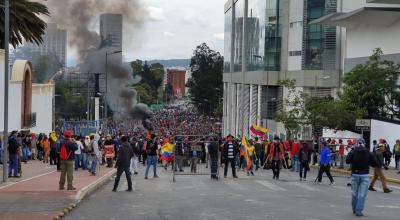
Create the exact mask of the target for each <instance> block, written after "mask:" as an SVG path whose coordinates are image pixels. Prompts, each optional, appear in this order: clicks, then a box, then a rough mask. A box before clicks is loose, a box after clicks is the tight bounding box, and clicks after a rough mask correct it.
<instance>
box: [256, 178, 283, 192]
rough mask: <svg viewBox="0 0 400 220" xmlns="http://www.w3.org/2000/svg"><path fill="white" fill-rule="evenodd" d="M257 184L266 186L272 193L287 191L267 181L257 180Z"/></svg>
mask: <svg viewBox="0 0 400 220" xmlns="http://www.w3.org/2000/svg"><path fill="white" fill-rule="evenodd" d="M256 182H257V183H259V184H261V185H263V186H265V187H267V188H268V189H270V190H272V191H287V190H286V189H284V188H282V187H279V186H277V185H275V184H272V183H270V182H268V181H266V180H257V181H256Z"/></svg>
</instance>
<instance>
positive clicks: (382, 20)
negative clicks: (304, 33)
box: [310, 7, 400, 28]
mask: <svg viewBox="0 0 400 220" xmlns="http://www.w3.org/2000/svg"><path fill="white" fill-rule="evenodd" d="M399 20H400V7H363V8H359V9H357V10H354V11H350V12H347V13H343V12H338V13H332V14H329V15H325V16H323V17H321V18H318V19H316V20H313V21H312V22H310V24H324V25H331V26H341V27H346V28H352V27H359V26H360V25H368V26H391V25H393V24H394V23H396V22H399Z"/></svg>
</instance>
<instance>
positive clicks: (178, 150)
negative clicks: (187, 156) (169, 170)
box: [174, 137, 185, 172]
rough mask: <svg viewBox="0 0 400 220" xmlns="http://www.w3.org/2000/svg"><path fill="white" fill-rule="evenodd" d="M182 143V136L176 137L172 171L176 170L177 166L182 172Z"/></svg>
mask: <svg viewBox="0 0 400 220" xmlns="http://www.w3.org/2000/svg"><path fill="white" fill-rule="evenodd" d="M184 152H185V150H184V143H183V141H182V137H178V138H177V141H176V145H175V164H174V171H175V172H177V171H178V168H179V172H183V166H182V162H183V155H184Z"/></svg>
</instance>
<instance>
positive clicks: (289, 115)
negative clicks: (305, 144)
mask: <svg viewBox="0 0 400 220" xmlns="http://www.w3.org/2000/svg"><path fill="white" fill-rule="evenodd" d="M278 84H279V85H280V86H282V87H285V88H286V89H288V95H287V97H285V99H284V100H283V109H282V111H279V112H277V113H276V114H275V120H276V121H278V122H281V123H282V124H283V125H284V126H285V129H286V132H287V134H288V137H289V138H291V137H294V136H295V135H297V133H298V132H299V130H300V128H301V126H302V125H305V124H306V119H305V115H304V108H305V106H304V105H305V103H304V99H303V98H304V96H303V93H302V92H300V91H297V90H296V87H295V84H296V81H295V80H282V81H279V82H278Z"/></svg>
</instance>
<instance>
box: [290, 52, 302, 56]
mask: <svg viewBox="0 0 400 220" xmlns="http://www.w3.org/2000/svg"><path fill="white" fill-rule="evenodd" d="M289 56H291V57H292V56H301V51H289Z"/></svg>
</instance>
